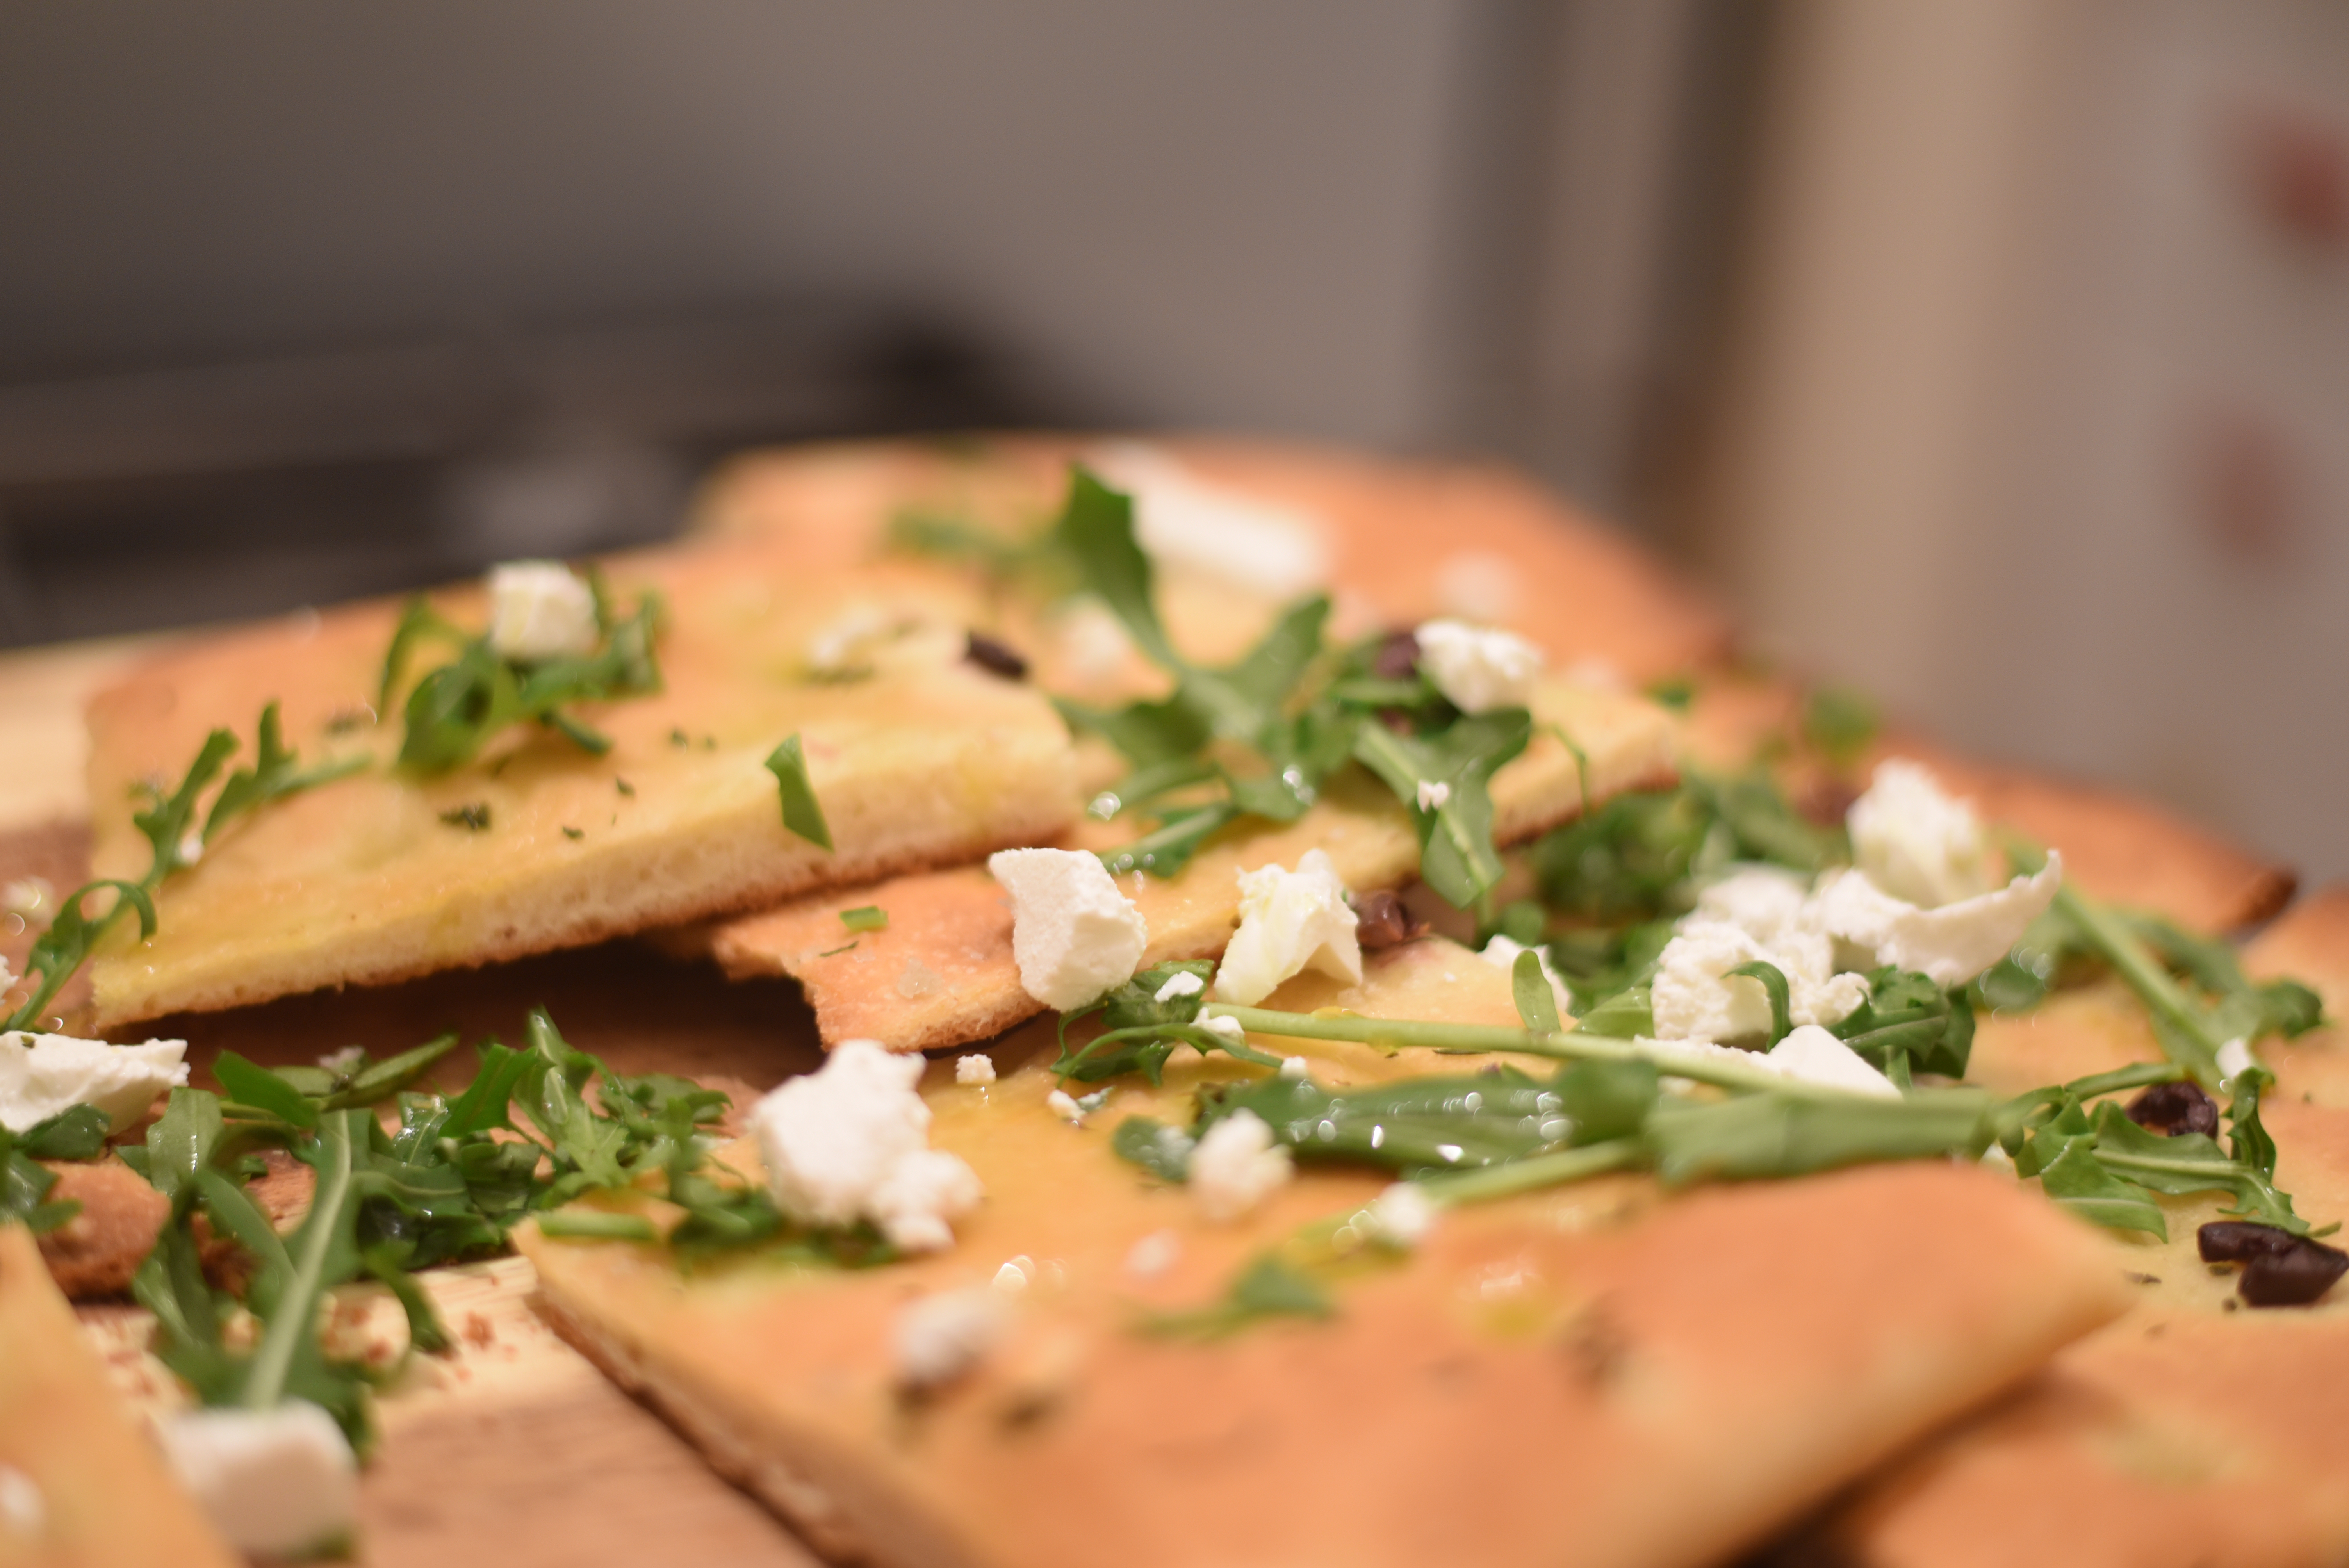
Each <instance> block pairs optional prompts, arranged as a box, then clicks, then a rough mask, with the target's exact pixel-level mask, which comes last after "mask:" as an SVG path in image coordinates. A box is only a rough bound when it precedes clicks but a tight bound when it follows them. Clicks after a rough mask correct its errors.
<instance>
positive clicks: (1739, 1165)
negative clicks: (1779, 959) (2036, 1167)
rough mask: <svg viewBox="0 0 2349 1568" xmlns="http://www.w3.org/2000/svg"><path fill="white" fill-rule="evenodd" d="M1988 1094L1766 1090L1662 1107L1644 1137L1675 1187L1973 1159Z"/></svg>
mask: <svg viewBox="0 0 2349 1568" xmlns="http://www.w3.org/2000/svg"><path fill="white" fill-rule="evenodd" d="M1990 1111H1991V1099H1990V1096H1989V1095H1987V1094H1985V1093H1983V1092H1982V1090H1980V1089H1971V1088H1947V1089H1923V1090H1920V1091H1917V1092H1915V1093H1912V1094H1910V1095H1909V1096H1907V1097H1906V1098H1904V1099H1898V1100H1892V1099H1858V1098H1853V1099H1811V1098H1808V1097H1803V1096H1795V1095H1790V1094H1780V1093H1773V1092H1764V1093H1759V1094H1749V1095H1740V1096H1738V1097H1736V1098H1734V1099H1725V1100H1719V1101H1716V1102H1713V1103H1712V1104H1696V1103H1689V1102H1675V1101H1671V1100H1665V1101H1662V1102H1660V1103H1659V1104H1658V1105H1657V1107H1656V1109H1655V1112H1654V1114H1652V1115H1651V1116H1650V1117H1649V1118H1648V1122H1647V1130H1646V1136H1647V1139H1648V1141H1649V1143H1650V1145H1651V1149H1652V1150H1653V1153H1654V1158H1655V1162H1656V1173H1657V1175H1658V1176H1660V1177H1661V1179H1662V1180H1663V1181H1664V1183H1665V1184H1666V1185H1667V1186H1681V1185H1683V1184H1685V1183H1687V1182H1690V1181H1700V1180H1702V1181H1748V1180H1752V1179H1754V1178H1757V1177H1785V1176H1806V1175H1809V1174H1811V1173H1812V1172H1813V1171H1830V1170H1834V1169H1836V1168H1837V1167H1839V1166H1844V1165H1857V1164H1864V1163H1871V1162H1875V1161H1891V1160H1922V1159H1928V1158H1931V1157H1934V1156H1939V1155H1947V1154H1968V1155H1971V1154H1979V1153H1980V1152H1981V1151H1982V1150H1983V1149H1984V1148H1986V1147H1988V1145H1989V1143H1990V1139H1991V1122H1990Z"/></svg>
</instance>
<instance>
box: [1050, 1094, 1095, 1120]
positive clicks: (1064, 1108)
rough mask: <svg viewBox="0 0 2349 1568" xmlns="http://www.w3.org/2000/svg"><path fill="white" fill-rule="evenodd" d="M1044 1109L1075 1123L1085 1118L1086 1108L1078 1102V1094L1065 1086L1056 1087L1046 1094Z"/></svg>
mask: <svg viewBox="0 0 2349 1568" xmlns="http://www.w3.org/2000/svg"><path fill="white" fill-rule="evenodd" d="M1044 1109H1047V1110H1049V1111H1050V1112H1051V1113H1052V1114H1053V1115H1054V1116H1057V1117H1059V1118H1060V1119H1061V1120H1062V1121H1066V1122H1071V1123H1075V1122H1080V1121H1082V1120H1083V1119H1085V1108H1084V1107H1083V1106H1081V1105H1079V1104H1078V1103H1077V1097H1076V1096H1074V1095H1072V1094H1071V1093H1070V1092H1069V1091H1068V1090H1067V1089H1064V1088H1056V1089H1054V1090H1053V1091H1052V1092H1051V1093H1050V1094H1048V1095H1046V1096H1045V1097H1044Z"/></svg>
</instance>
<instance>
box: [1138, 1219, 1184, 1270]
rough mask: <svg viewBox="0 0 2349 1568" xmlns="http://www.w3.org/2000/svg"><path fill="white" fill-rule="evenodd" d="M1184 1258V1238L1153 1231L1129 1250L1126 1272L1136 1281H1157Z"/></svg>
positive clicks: (1169, 1233) (1167, 1232) (1165, 1232)
mask: <svg viewBox="0 0 2349 1568" xmlns="http://www.w3.org/2000/svg"><path fill="white" fill-rule="evenodd" d="M1182 1256H1183V1238H1182V1237H1180V1236H1178V1235H1176V1234H1175V1233H1174V1232H1172V1231H1153V1232H1151V1233H1149V1234H1148V1235H1146V1236H1144V1237H1143V1238H1142V1239H1141V1240H1140V1241H1138V1242H1136V1243H1133V1246H1132V1247H1131V1248H1130V1249H1128V1250H1127V1252H1126V1254H1125V1272H1126V1273H1128V1274H1132V1275H1133V1277H1134V1278H1136V1279H1155V1278H1157V1277H1158V1276H1159V1275H1160V1274H1164V1273H1165V1272H1166V1271H1167V1270H1168V1269H1171V1268H1173V1267H1174V1265H1175V1264H1176V1263H1178V1262H1179V1261H1181V1259H1182Z"/></svg>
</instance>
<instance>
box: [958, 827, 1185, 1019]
mask: <svg viewBox="0 0 2349 1568" xmlns="http://www.w3.org/2000/svg"><path fill="white" fill-rule="evenodd" d="M987 869H988V872H990V873H991V874H992V875H993V876H994V878H995V880H996V881H997V882H1000V883H1002V884H1003V887H1004V891H1005V892H1009V894H1010V895H1011V954H1012V956H1013V957H1014V958H1015V959H1017V960H1018V961H1019V985H1020V988H1021V989H1023V990H1025V991H1026V992H1027V993H1028V995H1030V996H1033V997H1035V998H1036V1000H1038V1001H1039V1002H1041V1003H1043V1004H1044V1006H1048V1007H1051V1008H1055V1009H1057V1010H1059V1011H1061V1012H1063V1013H1066V1012H1070V1011H1072V1010H1074V1009H1075V1008H1078V1007H1081V1006H1085V1005H1086V1004H1087V1003H1089V1002H1092V1001H1093V1000H1095V999H1096V998H1097V997H1099V996H1100V995H1102V993H1103V992H1104V991H1107V990H1109V989H1110V988H1111V987H1112V986H1113V985H1123V983H1124V982H1126V981H1128V980H1130V979H1132V978H1133V972H1134V970H1135V969H1136V968H1137V967H1139V966H1140V965H1141V963H1142V951H1143V947H1144V946H1145V945H1146V944H1148V943H1149V941H1150V928H1149V926H1148V925H1147V924H1145V923H1143V918H1142V912H1141V911H1140V910H1138V909H1136V908H1135V907H1134V906H1133V900H1132V899H1130V898H1127V897H1126V896H1125V895H1124V894H1123V893H1121V892H1118V891H1117V883H1116V882H1112V880H1111V879H1110V874H1109V871H1108V868H1106V867H1105V866H1103V865H1102V862H1101V857H1100V856H1098V855H1092V854H1087V853H1086V852H1085V851H1082V850H1000V851H997V852H996V853H995V854H993V855H990V856H989V857H988V861H987Z"/></svg>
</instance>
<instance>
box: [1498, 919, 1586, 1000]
mask: <svg viewBox="0 0 2349 1568" xmlns="http://www.w3.org/2000/svg"><path fill="white" fill-rule="evenodd" d="M1520 953H1530V954H1533V955H1534V962H1535V963H1537V964H1538V965H1541V972H1542V978H1543V979H1545V980H1547V981H1548V982H1549V993H1550V995H1553V996H1555V997H1557V1014H1558V1016H1559V1017H1561V1018H1565V1017H1570V1016H1573V1013H1574V998H1573V996H1572V995H1571V994H1570V993H1569V992H1568V990H1567V988H1566V981H1565V980H1564V979H1563V978H1561V977H1560V976H1559V975H1558V972H1557V969H1556V967H1554V966H1553V965H1551V963H1550V961H1549V949H1547V947H1527V946H1526V944H1524V943H1522V942H1517V941H1514V940H1512V939H1511V938H1509V937H1506V936H1504V935H1502V934H1500V933H1499V932H1497V931H1496V932H1495V933H1494V934H1493V939H1492V940H1491V941H1489V942H1487V943H1485V946H1484V950H1483V951H1482V952H1480V953H1478V954H1476V956H1477V957H1479V958H1482V959H1483V960H1484V961H1485V963H1487V964H1489V965H1492V966H1493V967H1494V968H1495V969H1501V970H1514V969H1516V966H1517V954H1520Z"/></svg>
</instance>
